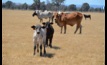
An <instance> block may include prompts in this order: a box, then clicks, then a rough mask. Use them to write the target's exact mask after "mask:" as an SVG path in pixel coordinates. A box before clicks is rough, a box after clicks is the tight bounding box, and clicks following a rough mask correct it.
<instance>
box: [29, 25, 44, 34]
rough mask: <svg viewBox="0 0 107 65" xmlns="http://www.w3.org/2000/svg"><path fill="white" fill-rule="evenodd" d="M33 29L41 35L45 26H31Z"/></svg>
mask: <svg viewBox="0 0 107 65" xmlns="http://www.w3.org/2000/svg"><path fill="white" fill-rule="evenodd" d="M31 28H33V30H36V33H37V34H40V33H41V29H42V28H43V29H44V28H45V27H44V26H41V25H36V26H35V25H33V26H31Z"/></svg>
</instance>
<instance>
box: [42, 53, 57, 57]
mask: <svg viewBox="0 0 107 65" xmlns="http://www.w3.org/2000/svg"><path fill="white" fill-rule="evenodd" d="M54 55H55V54H54V53H46V54H45V55H43V56H42V57H48V58H52V57H53V56H54Z"/></svg>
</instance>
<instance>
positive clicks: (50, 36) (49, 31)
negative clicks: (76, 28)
mask: <svg viewBox="0 0 107 65" xmlns="http://www.w3.org/2000/svg"><path fill="white" fill-rule="evenodd" d="M42 24H43V26H44V27H46V29H47V33H46V45H47V46H48V45H49V46H50V48H52V39H53V34H54V28H53V26H52V24H53V23H52V22H51V23H50V22H49V21H48V22H43V23H42ZM48 41H49V44H48Z"/></svg>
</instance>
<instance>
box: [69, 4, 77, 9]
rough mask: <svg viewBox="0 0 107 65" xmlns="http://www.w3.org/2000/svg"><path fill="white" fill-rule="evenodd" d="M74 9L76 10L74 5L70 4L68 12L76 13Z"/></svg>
mask: <svg viewBox="0 0 107 65" xmlns="http://www.w3.org/2000/svg"><path fill="white" fill-rule="evenodd" d="M76 9H77V8H76V5H74V4H71V5H69V6H68V10H69V11H76Z"/></svg>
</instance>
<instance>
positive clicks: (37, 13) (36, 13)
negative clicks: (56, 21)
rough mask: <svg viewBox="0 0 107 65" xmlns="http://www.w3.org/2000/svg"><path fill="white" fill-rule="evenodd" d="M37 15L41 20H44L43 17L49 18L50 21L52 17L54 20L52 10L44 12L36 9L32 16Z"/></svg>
mask: <svg viewBox="0 0 107 65" xmlns="http://www.w3.org/2000/svg"><path fill="white" fill-rule="evenodd" d="M35 15H36V16H37V17H38V18H39V19H40V22H43V18H49V21H50V19H51V20H52V22H53V13H52V12H50V11H47V10H45V11H44V12H42V11H41V10H35V12H34V13H33V14H32V16H33V17H34V16H35Z"/></svg>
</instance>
